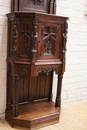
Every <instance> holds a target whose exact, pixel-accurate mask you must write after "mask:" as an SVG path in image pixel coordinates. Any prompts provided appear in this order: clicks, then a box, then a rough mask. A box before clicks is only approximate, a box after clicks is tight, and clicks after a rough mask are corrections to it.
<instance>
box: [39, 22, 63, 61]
mask: <svg viewBox="0 0 87 130" xmlns="http://www.w3.org/2000/svg"><path fill="white" fill-rule="evenodd" d="M39 26H40V28H39V29H40V31H39V38H40V39H39V43H38V45H37V49H38V51H37V52H38V59H43V58H45V59H47V58H48V57H49V59H60V58H61V55H60V50H61V45H62V37H60V35H61V33H62V24H55V26H54V25H53V24H50V25H48V24H46V23H45V22H44V23H42V24H41V25H39ZM39 49H40V50H41V51H40V53H39Z"/></svg>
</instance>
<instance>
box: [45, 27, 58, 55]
mask: <svg viewBox="0 0 87 130" xmlns="http://www.w3.org/2000/svg"><path fill="white" fill-rule="evenodd" d="M43 30H44V31H43V35H44V38H43V42H44V55H50V54H54V49H53V48H54V47H55V43H56V33H57V27H43Z"/></svg>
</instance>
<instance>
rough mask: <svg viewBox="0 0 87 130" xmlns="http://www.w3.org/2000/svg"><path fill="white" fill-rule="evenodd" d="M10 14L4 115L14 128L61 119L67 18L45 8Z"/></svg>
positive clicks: (29, 126)
mask: <svg viewBox="0 0 87 130" xmlns="http://www.w3.org/2000/svg"><path fill="white" fill-rule="evenodd" d="M22 2H23V1H22ZM25 3H26V2H25ZM22 5H23V4H22ZM24 6H26V4H25V5H24ZM37 6H40V5H37ZM40 10H41V9H40ZM43 10H45V11H46V8H43ZM7 17H8V44H7V106H6V112H5V118H6V120H7V121H8V122H9V124H10V125H11V126H12V127H19V128H20V127H24V128H28V129H36V128H38V127H42V126H44V125H49V124H53V123H55V122H58V121H59V115H60V109H61V87H62V78H63V73H64V71H65V61H66V57H65V53H66V40H67V28H68V25H67V19H68V18H67V17H60V16H56V15H54V14H48V13H46V12H43V11H42V13H41V12H39V11H36V12H35V11H33V12H29V11H20V10H19V11H13V12H12V13H9V14H7ZM54 71H55V73H56V74H57V75H58V83H57V92H56V99H55V103H54V102H53V101H52V97H53V94H52V84H53V72H54Z"/></svg>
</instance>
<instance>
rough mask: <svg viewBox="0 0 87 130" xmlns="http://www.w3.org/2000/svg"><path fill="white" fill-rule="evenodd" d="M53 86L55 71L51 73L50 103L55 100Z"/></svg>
mask: <svg viewBox="0 0 87 130" xmlns="http://www.w3.org/2000/svg"><path fill="white" fill-rule="evenodd" d="M52 86H53V71H52V72H51V87H50V99H49V101H50V102H52V99H53V93H52Z"/></svg>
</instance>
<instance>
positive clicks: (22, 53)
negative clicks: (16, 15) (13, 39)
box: [17, 18, 32, 61]
mask: <svg viewBox="0 0 87 130" xmlns="http://www.w3.org/2000/svg"><path fill="white" fill-rule="evenodd" d="M31 21H32V18H27V19H26V18H20V19H19V37H18V38H19V39H18V43H19V44H18V56H17V58H18V59H22V60H26V59H27V60H28V61H30V58H31V51H30V48H31V37H32V34H31V32H32V22H31Z"/></svg>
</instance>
